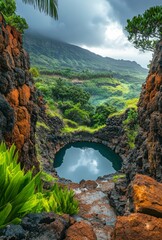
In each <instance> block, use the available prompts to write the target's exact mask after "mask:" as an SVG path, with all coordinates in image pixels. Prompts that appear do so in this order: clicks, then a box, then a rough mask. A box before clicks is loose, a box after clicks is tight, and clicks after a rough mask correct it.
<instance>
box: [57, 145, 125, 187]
mask: <svg viewBox="0 0 162 240" xmlns="http://www.w3.org/2000/svg"><path fill="white" fill-rule="evenodd" d="M121 165H122V160H121V158H120V157H119V156H118V155H117V154H116V153H114V152H113V151H112V150H111V149H110V148H107V147H106V146H104V145H103V144H99V143H90V142H77V143H72V144H67V145H66V146H65V147H64V148H62V149H61V150H60V151H59V152H58V153H57V154H56V156H55V159H54V168H55V169H56V171H57V173H58V175H59V177H61V178H66V179H70V180H72V181H73V182H80V181H81V180H82V179H85V180H96V179H97V177H99V176H103V175H107V174H110V173H115V172H116V171H118V170H120V169H121Z"/></svg>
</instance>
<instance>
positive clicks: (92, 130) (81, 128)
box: [62, 125, 106, 133]
mask: <svg viewBox="0 0 162 240" xmlns="http://www.w3.org/2000/svg"><path fill="white" fill-rule="evenodd" d="M105 126H106V125H102V126H99V127H98V128H91V127H87V126H78V127H76V128H72V127H68V126H67V125H66V126H65V127H64V128H63V129H62V133H74V132H87V133H95V132H97V131H99V130H100V129H102V128H104V127H105Z"/></svg>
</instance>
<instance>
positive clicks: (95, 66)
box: [24, 33, 147, 79]
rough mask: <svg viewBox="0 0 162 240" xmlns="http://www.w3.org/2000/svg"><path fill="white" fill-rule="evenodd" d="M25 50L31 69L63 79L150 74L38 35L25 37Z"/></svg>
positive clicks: (128, 62)
mask: <svg viewBox="0 0 162 240" xmlns="http://www.w3.org/2000/svg"><path fill="white" fill-rule="evenodd" d="M24 47H25V49H26V50H27V51H28V52H29V54H30V60H31V64H32V66H36V67H38V68H39V70H40V71H43V72H44V73H47V72H48V71H51V73H54V72H55V73H56V74H57V73H58V75H59V76H60V75H61V74H62V73H63V72H64V76H67V77H68V78H69V75H73V72H78V73H79V72H82V77H81V79H85V78H86V79H87V76H88V75H89V72H98V73H99V72H100V73H105V72H106V73H108V72H109V74H110V73H119V74H124V75H127V76H129V79H131V77H133V76H137V77H138V76H139V75H143V77H144V76H145V75H146V74H147V70H146V69H143V68H142V67H141V66H140V65H139V64H137V63H136V62H131V61H125V60H115V59H112V58H108V57H101V56H99V55H97V54H94V53H92V52H90V51H88V50H86V49H83V48H80V47H77V46H74V45H70V44H68V43H64V42H59V41H56V40H52V39H49V38H48V37H43V36H39V35H34V34H32V35H31V34H27V33H26V34H25V35H24ZM58 69H59V70H58ZM60 72H61V73H60ZM84 74H85V78H84V77H83V75H84ZM111 75H112V74H111ZM72 78H75V76H74V75H73V77H72Z"/></svg>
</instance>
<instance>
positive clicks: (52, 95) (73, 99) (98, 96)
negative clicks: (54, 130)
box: [35, 71, 142, 131]
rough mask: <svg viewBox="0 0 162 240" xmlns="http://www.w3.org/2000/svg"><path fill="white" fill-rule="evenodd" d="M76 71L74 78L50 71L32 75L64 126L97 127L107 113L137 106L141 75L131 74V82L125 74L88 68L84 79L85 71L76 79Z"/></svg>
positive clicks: (53, 113)
mask: <svg viewBox="0 0 162 240" xmlns="http://www.w3.org/2000/svg"><path fill="white" fill-rule="evenodd" d="M63 73H64V72H63ZM73 73H74V71H73ZM77 74H78V76H80V73H77V72H75V76H76V77H75V78H74V79H71V77H70V78H67V77H59V76H58V75H51V74H50V75H41V76H40V77H38V78H35V83H36V86H37V88H38V89H39V90H41V92H42V93H43V95H44V98H45V100H46V101H47V103H48V106H49V107H48V109H47V113H48V114H50V115H53V116H59V117H60V118H61V119H64V123H65V129H66V130H67V129H69V128H70V131H71V128H75V129H77V128H78V127H80V126H83V125H84V126H88V127H92V128H98V127H99V126H102V125H104V124H105V123H106V119H107V117H108V116H112V115H116V114H119V113H123V112H124V111H125V110H126V109H127V108H136V104H137V102H138V96H139V92H140V89H141V81H142V80H141V79H140V78H137V77H134V79H133V80H134V82H133V80H131V81H130V82H128V80H127V78H126V80H125V76H124V75H123V76H122V75H120V79H117V78H113V77H112V76H111V74H109V73H107V75H106V73H104V75H102V73H98V75H97V73H93V72H92V73H90V72H88V76H87V79H86V76H85V73H84V79H81V78H80V79H79V78H78V77H77ZM101 76H102V77H101ZM103 76H104V77H103ZM118 77H119V75H118ZM132 78H133V77H132ZM49 86H50V88H49ZM67 131H68V130H67Z"/></svg>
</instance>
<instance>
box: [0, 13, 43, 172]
mask: <svg viewBox="0 0 162 240" xmlns="http://www.w3.org/2000/svg"><path fill="white" fill-rule="evenodd" d="M29 67H30V66H29V57H28V54H27V53H26V52H25V50H24V49H23V47H22V36H21V34H20V33H19V32H18V31H17V30H16V29H15V28H14V27H11V26H9V25H6V23H5V21H4V19H3V16H2V15H0V141H2V140H3V141H5V142H6V143H7V145H8V146H10V145H11V144H12V143H14V144H15V145H16V147H17V149H18V151H19V155H20V161H21V162H22V164H23V166H25V168H26V170H27V169H30V168H32V167H33V166H35V167H36V169H38V168H39V164H38V162H37V159H36V152H35V136H34V134H35V126H36V119H37V113H36V110H37V106H36V104H35V102H36V101H35V88H34V85H33V80H32V78H31V75H30V73H29Z"/></svg>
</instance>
